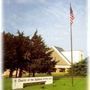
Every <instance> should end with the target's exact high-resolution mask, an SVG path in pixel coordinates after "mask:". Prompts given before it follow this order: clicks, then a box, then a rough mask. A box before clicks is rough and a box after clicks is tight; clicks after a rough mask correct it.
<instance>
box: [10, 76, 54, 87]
mask: <svg viewBox="0 0 90 90" xmlns="http://www.w3.org/2000/svg"><path fill="white" fill-rule="evenodd" d="M37 82H44V83H45V84H52V83H53V77H52V76H49V77H30V78H12V89H21V88H23V85H24V84H25V83H37Z"/></svg>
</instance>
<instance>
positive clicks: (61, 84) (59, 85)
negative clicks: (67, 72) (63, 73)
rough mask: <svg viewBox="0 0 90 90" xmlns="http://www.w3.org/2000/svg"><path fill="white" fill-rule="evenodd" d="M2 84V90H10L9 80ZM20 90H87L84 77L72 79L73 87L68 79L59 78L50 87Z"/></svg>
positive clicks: (32, 86) (43, 86)
mask: <svg viewBox="0 0 90 90" xmlns="http://www.w3.org/2000/svg"><path fill="white" fill-rule="evenodd" d="M3 83H4V84H3V86H4V90H12V89H11V79H10V78H4V81H3ZM21 90H87V79H86V78H85V77H74V86H73V87H72V85H71V78H70V77H61V78H58V79H57V80H54V83H53V84H51V85H44V84H40V85H31V86H27V87H25V88H23V89H21Z"/></svg>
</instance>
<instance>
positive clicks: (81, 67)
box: [69, 58, 87, 76]
mask: <svg viewBox="0 0 90 90" xmlns="http://www.w3.org/2000/svg"><path fill="white" fill-rule="evenodd" d="M72 68H73V75H74V76H86V75H87V58H85V59H84V60H82V61H80V62H78V63H76V64H74V65H73V66H72V67H71V68H70V69H69V74H70V75H71V74H72Z"/></svg>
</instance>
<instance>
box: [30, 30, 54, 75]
mask: <svg viewBox="0 0 90 90" xmlns="http://www.w3.org/2000/svg"><path fill="white" fill-rule="evenodd" d="M31 42H32V47H31V49H32V50H31V65H30V69H31V72H32V73H33V76H35V73H36V72H37V73H46V72H48V73H49V74H50V72H51V71H52V70H53V68H54V66H55V64H56V62H55V61H54V60H53V59H52V57H51V53H52V51H49V50H50V49H49V48H48V47H47V46H46V45H45V43H44V41H43V40H42V37H41V36H40V35H37V31H36V32H35V33H34V35H33V37H32V38H31Z"/></svg>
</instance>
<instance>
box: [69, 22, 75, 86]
mask: <svg viewBox="0 0 90 90" xmlns="http://www.w3.org/2000/svg"><path fill="white" fill-rule="evenodd" d="M70 41H71V67H72V68H71V74H72V75H71V77H72V86H73V83H74V80H73V79H74V78H73V42H72V41H73V40H72V23H70Z"/></svg>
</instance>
